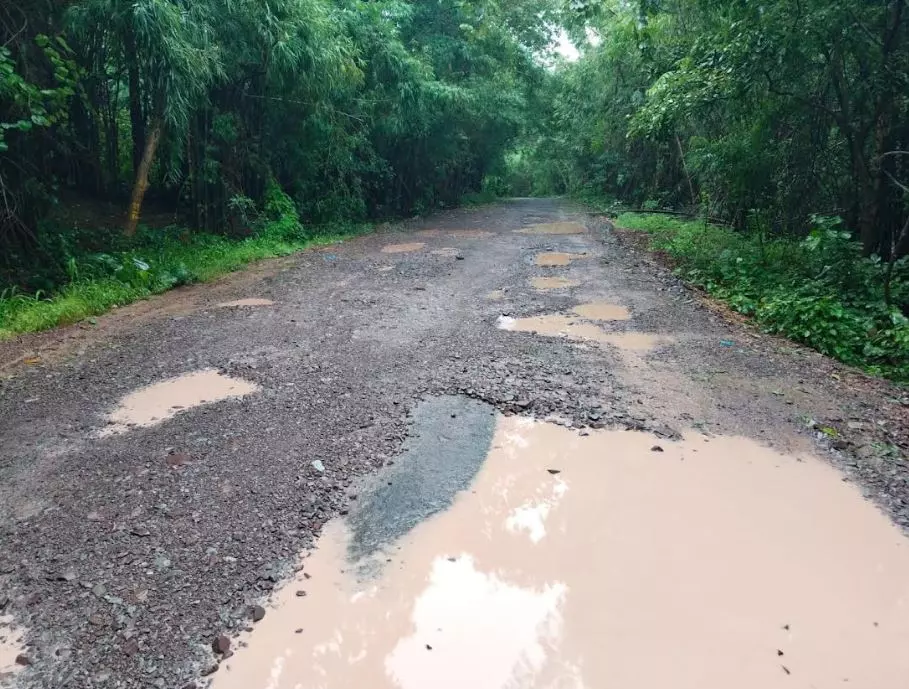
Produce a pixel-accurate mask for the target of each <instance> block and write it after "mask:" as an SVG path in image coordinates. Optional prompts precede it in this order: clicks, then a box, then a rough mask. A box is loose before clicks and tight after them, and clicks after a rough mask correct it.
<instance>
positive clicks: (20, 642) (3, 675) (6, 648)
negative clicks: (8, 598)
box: [0, 615, 25, 686]
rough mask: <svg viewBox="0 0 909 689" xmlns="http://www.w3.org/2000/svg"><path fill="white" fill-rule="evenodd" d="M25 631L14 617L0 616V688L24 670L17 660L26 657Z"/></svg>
mask: <svg viewBox="0 0 909 689" xmlns="http://www.w3.org/2000/svg"><path fill="white" fill-rule="evenodd" d="M24 640H25V630H24V629H22V628H21V627H17V626H16V624H15V620H14V619H13V617H12V615H0V686H6V684H5V680H7V679H9V678H11V677H12V676H13V675H14V674H16V673H17V672H19V671H20V670H22V669H23V668H24V666H23V665H22V663H19V662H16V660H17V659H19V658H22V657H24V656H25V643H24Z"/></svg>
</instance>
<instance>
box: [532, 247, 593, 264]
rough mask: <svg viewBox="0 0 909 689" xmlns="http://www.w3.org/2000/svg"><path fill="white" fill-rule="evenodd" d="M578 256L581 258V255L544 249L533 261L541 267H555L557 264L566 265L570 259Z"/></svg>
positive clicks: (572, 259) (573, 259)
mask: <svg viewBox="0 0 909 689" xmlns="http://www.w3.org/2000/svg"><path fill="white" fill-rule="evenodd" d="M579 258H583V255H581V254H566V253H563V252H561V251H544V252H543V253H540V254H537V255H536V257H535V258H534V261H533V262H534V263H535V264H536V265H538V266H540V267H542V268H556V267H559V266H567V265H569V264H570V263H571V262H572V261H575V260H577V259H579Z"/></svg>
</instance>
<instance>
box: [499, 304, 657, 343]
mask: <svg viewBox="0 0 909 689" xmlns="http://www.w3.org/2000/svg"><path fill="white" fill-rule="evenodd" d="M496 325H497V326H498V327H499V328H500V329H502V330H508V331H511V332H522V333H533V334H535V335H541V336H544V337H561V338H565V339H568V340H574V341H590V342H599V343H601V344H607V345H612V346H613V347H617V348H619V349H625V350H629V351H638V352H641V351H649V350H652V349H655V348H656V347H658V346H660V345H663V344H669V343H670V342H672V339H671V338H669V337H666V336H664V335H651V334H648V333H635V332H624V333H610V332H606V331H605V330H603V329H602V328H601V327H600V326H598V325H596V324H595V323H585V322H584V321H582V320H579V318H578V317H576V316H566V315H564V314H560V313H554V314H546V315H543V316H530V317H528V318H512V317H511V316H500V317H499V319H498V321H497V323H496Z"/></svg>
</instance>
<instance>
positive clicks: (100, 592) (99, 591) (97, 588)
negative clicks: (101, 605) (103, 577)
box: [92, 584, 107, 598]
mask: <svg viewBox="0 0 909 689" xmlns="http://www.w3.org/2000/svg"><path fill="white" fill-rule="evenodd" d="M92 593H94V594H95V595H96V596H97V597H98V598H101V597H103V596H104V595H105V594H106V593H107V587H106V586H105V585H104V584H95V585H94V586H92Z"/></svg>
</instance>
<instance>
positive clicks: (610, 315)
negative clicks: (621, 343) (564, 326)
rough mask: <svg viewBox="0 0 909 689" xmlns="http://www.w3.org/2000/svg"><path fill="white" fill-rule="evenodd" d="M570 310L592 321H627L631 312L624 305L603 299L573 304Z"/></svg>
mask: <svg viewBox="0 0 909 689" xmlns="http://www.w3.org/2000/svg"><path fill="white" fill-rule="evenodd" d="M572 311H574V312H575V313H576V314H578V315H579V316H582V317H584V318H589V319H590V320H592V321H627V320H628V319H629V318H631V312H630V311H629V310H628V309H626V308H625V307H624V306H620V305H618V304H610V303H609V302H605V301H596V302H592V303H590V304H581V305H580V306H575V307H574V308H573V309H572Z"/></svg>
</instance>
